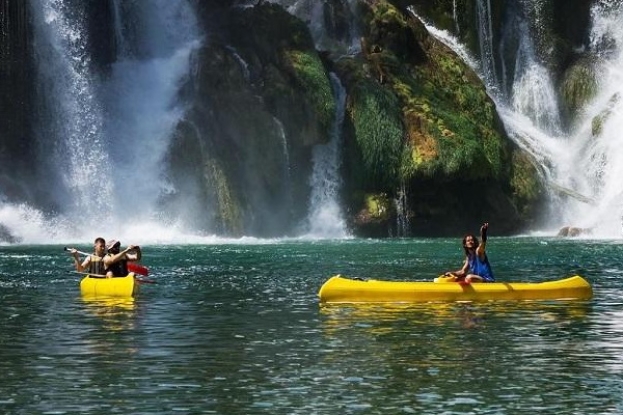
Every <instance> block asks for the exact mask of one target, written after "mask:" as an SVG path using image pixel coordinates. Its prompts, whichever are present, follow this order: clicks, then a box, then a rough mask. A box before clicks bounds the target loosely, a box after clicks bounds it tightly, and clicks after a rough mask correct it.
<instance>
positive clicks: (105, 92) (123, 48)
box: [0, 0, 202, 243]
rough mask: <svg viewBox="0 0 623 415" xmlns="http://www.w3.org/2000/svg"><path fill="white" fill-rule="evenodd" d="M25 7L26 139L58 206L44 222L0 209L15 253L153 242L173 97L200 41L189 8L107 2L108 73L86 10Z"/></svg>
mask: <svg viewBox="0 0 623 415" xmlns="http://www.w3.org/2000/svg"><path fill="white" fill-rule="evenodd" d="M28 1H29V6H30V9H31V12H32V16H33V20H32V25H33V45H34V52H35V60H36V80H35V81H36V84H37V99H38V101H39V102H38V106H37V108H36V111H33V113H34V114H36V117H37V119H36V120H35V123H34V125H35V134H36V139H37V143H38V148H39V149H40V150H39V151H40V158H41V160H40V163H42V164H43V165H46V166H47V165H49V166H50V169H51V172H50V175H51V176H53V177H54V175H58V177H59V180H56V181H55V183H54V185H53V186H52V187H51V188H49V189H47V190H48V192H49V193H50V194H53V195H58V197H57V199H59V200H60V201H61V203H58V205H59V206H58V207H57V208H56V209H55V211H54V213H53V214H52V213H44V212H42V211H39V210H38V208H37V207H33V206H27V205H18V206H11V205H7V204H4V205H2V206H0V223H2V225H3V226H4V227H6V228H7V229H8V230H9V232H10V233H11V235H13V236H15V237H16V239H17V240H19V241H22V242H24V243H31V242H35V243H36V242H41V241H44V240H45V241H48V240H50V238H54V239H55V240H57V241H61V240H63V241H67V240H76V239H81V240H82V239H85V238H86V239H87V240H92V238H93V237H95V236H98V235H102V236H108V235H110V237H113V236H114V237H116V238H120V237H121V238H123V237H124V235H132V238H136V235H140V237H142V238H145V239H147V240H153V239H154V238H156V234H155V232H156V233H157V232H158V229H159V228H158V227H159V226H160V225H159V218H158V207H157V201H158V198H159V197H160V195H161V193H163V192H166V191H170V189H167V185H168V184H167V183H166V181H165V179H164V177H163V163H162V159H163V156H164V154H165V151H166V150H167V147H168V145H169V140H170V137H171V134H172V131H173V128H174V127H175V126H176V124H177V122H178V121H179V120H180V118H181V117H182V115H183V113H184V110H185V107H184V104H183V102H181V101H180V100H179V99H178V95H179V91H180V88H181V87H182V84H183V81H184V77H185V76H187V75H189V71H190V62H191V59H190V56H191V54H192V53H193V51H194V50H195V49H196V48H197V47H198V46H199V45H200V42H201V40H202V39H201V36H202V34H201V33H200V30H199V28H198V22H197V21H196V16H195V11H194V9H193V7H192V6H191V2H190V0H184V1H175V2H171V1H168V0H153V1H150V2H125V1H121V0H112V1H111V10H110V11H111V14H110V19H111V21H102V22H98V23H99V25H100V27H106V25H108V24H110V27H111V29H112V30H111V33H112V35H113V36H114V37H115V39H114V40H115V46H116V56H114V59H113V61H112V63H111V65H110V67H109V68H102V65H101V64H98V63H97V62H96V59H95V53H96V51H94V50H93V49H94V48H93V47H92V45H94V44H96V45H106V44H107V42H109V39H100V38H95V37H94V36H95V34H94V33H92V32H91V29H93V25H90V24H89V15H88V13H89V12H92V10H91V9H90V8H89V7H87V5H85V4H83V3H82V2H75V1H70V0H28ZM51 181H52V180H51ZM134 224H137V225H136V226H143V227H144V229H141V230H140V231H137V230H136V228H134V230H133V229H132V227H134V226H135V225H134ZM162 226H164V225H162ZM167 231H169V230H168V229H167ZM165 233H166V232H165ZM126 239H127V238H126Z"/></svg>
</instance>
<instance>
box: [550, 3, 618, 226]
mask: <svg viewBox="0 0 623 415" xmlns="http://www.w3.org/2000/svg"><path fill="white" fill-rule="evenodd" d="M589 51H590V53H591V55H593V56H594V57H595V58H596V61H597V62H598V63H597V64H596V67H595V73H597V74H599V75H598V81H599V93H598V94H597V95H596V97H595V98H594V100H593V101H592V102H591V104H590V105H588V106H587V107H586V108H585V109H584V116H583V117H582V118H581V120H580V122H579V123H578V126H577V128H576V129H575V131H574V134H573V135H572V137H571V139H570V143H569V145H568V146H567V147H566V148H565V149H564V153H563V154H562V156H561V157H560V158H558V159H556V160H555V161H556V162H557V169H556V174H557V177H558V179H559V181H560V182H561V183H562V184H563V185H565V186H567V187H570V188H572V189H574V190H576V191H577V192H579V193H581V194H584V195H586V196H588V197H590V198H591V199H593V201H594V202H593V203H579V202H578V201H574V200H570V201H569V202H568V203H567V204H566V205H565V206H564V217H565V220H566V221H567V224H570V225H573V226H578V227H585V228H591V229H592V231H593V235H596V236H604V237H621V235H622V229H621V226H622V221H623V136H622V135H621V131H623V100H622V97H623V4H622V3H621V2H600V3H597V4H596V5H595V6H594V7H593V10H592V32H591V43H590V46H589Z"/></svg>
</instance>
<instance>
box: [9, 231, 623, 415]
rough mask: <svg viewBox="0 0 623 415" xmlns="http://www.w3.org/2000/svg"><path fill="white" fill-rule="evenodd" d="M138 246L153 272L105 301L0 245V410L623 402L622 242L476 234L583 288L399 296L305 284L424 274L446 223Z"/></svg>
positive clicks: (59, 265)
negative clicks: (326, 301)
mask: <svg viewBox="0 0 623 415" xmlns="http://www.w3.org/2000/svg"><path fill="white" fill-rule="evenodd" d="M79 248H80V249H82V250H88V249H89V245H88V244H85V246H83V247H79ZM143 251H144V258H143V263H144V264H145V265H147V266H149V268H150V276H149V277H150V278H152V279H154V280H156V281H157V284H144V285H142V287H141V293H140V294H139V296H138V297H137V298H136V299H135V300H134V301H116V302H114V301H112V302H110V301H109V302H107V301H93V300H85V299H82V298H81V296H80V293H79V288H78V284H79V281H80V277H81V276H80V275H78V274H75V273H72V272H71V269H72V268H71V261H70V258H69V256H68V255H67V254H66V253H65V252H64V251H63V247H62V246H56V245H45V246H23V245H22V246H5V247H0V299H1V307H0V322H1V326H0V413H2V414H24V415H25V414H28V415H31V414H73V413H80V414H107V415H108V414H116V413H123V414H223V415H237V414H240V415H246V414H305V415H308V414H424V413H426V414H509V415H517V414H533V413H535V412H538V413H540V414H557V415H558V414H589V413H590V414H620V413H623V393H622V392H623V376H622V375H621V373H622V372H623V301H622V300H621V297H622V295H621V288H622V287H623V284H622V283H621V281H620V278H621V276H622V275H623V264H622V263H621V257H622V256H623V255H622V254H623V242H622V241H604V240H601V241H597V240H569V239H556V238H547V237H543V238H540V237H538V238H537V237H522V238H520V237H517V238H495V237H493V238H490V241H489V245H488V251H489V257H490V260H491V262H492V265H493V268H494V271H495V273H496V276H497V278H498V280H500V281H544V280H551V279H558V278H561V277H565V276H569V275H572V274H576V273H578V274H581V275H583V276H585V277H586V279H587V280H589V281H590V282H591V283H592V284H593V288H594V293H595V296H594V298H593V299H592V300H590V301H573V302H555V301H550V302H519V303H515V302H512V303H511V302H505V303H500V302H497V303H496V302H491V303H471V304H470V303H437V304H417V305H410V306H405V305H402V306H399V305H394V306H390V305H386V306H378V305H376V306H339V307H338V306H332V307H320V306H319V304H318V300H317V292H318V289H319V288H320V286H321V285H322V283H323V282H324V281H325V280H326V279H327V278H328V277H330V276H331V275H333V274H337V273H341V274H344V275H348V276H358V277H364V278H377V279H381V278H383V279H391V280H430V279H432V278H433V277H435V276H436V275H437V274H438V273H439V272H441V271H445V270H448V269H455V268H458V267H459V266H460V265H461V263H462V250H461V246H460V239H459V238H456V239H401V240H382V241H380V240H358V239H354V240H342V241H321V242H310V241H283V240H280V241H253V242H251V243H235V244H232V243H228V244H214V245H177V246H162V245H157V246H144V247H143Z"/></svg>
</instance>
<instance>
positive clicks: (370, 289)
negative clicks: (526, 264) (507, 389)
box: [318, 275, 593, 303]
mask: <svg viewBox="0 0 623 415" xmlns="http://www.w3.org/2000/svg"><path fill="white" fill-rule="evenodd" d="M437 281H438V282H423V281H422V282H417V281H416V282H400V281H378V280H368V281H363V280H354V279H349V278H344V277H342V276H341V275H336V276H334V277H331V278H329V280H327V281H326V282H325V283H324V284H323V285H322V287H321V288H320V291H319V293H318V296H319V297H320V302H321V303H414V302H428V301H492V300H509V301H518V300H588V299H590V298H591V297H592V296H593V290H592V288H591V286H590V284H589V283H588V282H587V281H586V280H585V279H584V278H582V277H580V276H579V275H575V276H573V277H569V278H565V279H562V280H557V281H548V282H537V283H531V282H493V283H472V284H461V283H457V282H446V281H444V279H443V278H441V277H440V278H439V279H438V280H437Z"/></svg>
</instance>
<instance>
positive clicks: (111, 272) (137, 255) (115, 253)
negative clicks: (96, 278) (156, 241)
mask: <svg viewBox="0 0 623 415" xmlns="http://www.w3.org/2000/svg"><path fill="white" fill-rule="evenodd" d="M106 249H107V251H108V254H107V255H106V256H105V257H104V266H105V271H106V276H107V277H125V276H126V275H128V261H140V260H141V256H142V254H141V248H140V247H139V246H137V245H130V246H128V247H127V248H126V249H124V250H123V251H121V242H119V241H116V240H114V239H113V240H112V241H110V242H109V243H108V245H107V247H106Z"/></svg>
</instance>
